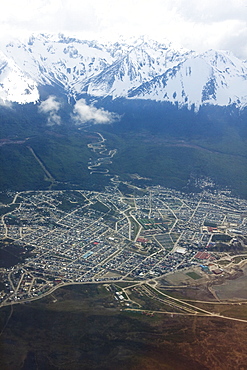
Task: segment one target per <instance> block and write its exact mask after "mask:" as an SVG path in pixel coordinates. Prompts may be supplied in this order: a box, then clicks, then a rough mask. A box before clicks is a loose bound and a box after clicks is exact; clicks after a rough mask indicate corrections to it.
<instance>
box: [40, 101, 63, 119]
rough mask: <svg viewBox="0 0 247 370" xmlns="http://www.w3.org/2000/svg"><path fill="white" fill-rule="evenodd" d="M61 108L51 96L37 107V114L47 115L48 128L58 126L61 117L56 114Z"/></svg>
mask: <svg viewBox="0 0 247 370" xmlns="http://www.w3.org/2000/svg"><path fill="white" fill-rule="evenodd" d="M60 108H61V104H60V102H59V101H57V100H56V97H55V96H53V95H51V96H49V97H48V98H47V99H46V100H44V101H42V103H41V104H40V106H39V112H40V113H44V114H48V118H47V124H48V125H49V126H53V125H60V124H61V117H60V116H59V114H58V113H57V112H58V111H59V109H60Z"/></svg>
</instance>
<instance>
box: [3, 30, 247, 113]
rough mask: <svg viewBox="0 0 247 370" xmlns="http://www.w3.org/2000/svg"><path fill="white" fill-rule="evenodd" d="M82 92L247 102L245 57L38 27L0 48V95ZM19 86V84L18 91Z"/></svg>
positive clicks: (21, 98)
mask: <svg viewBox="0 0 247 370" xmlns="http://www.w3.org/2000/svg"><path fill="white" fill-rule="evenodd" d="M45 85H48V86H56V85H57V86H60V88H61V89H63V91H64V93H65V94H66V95H67V96H73V97H74V98H75V99H78V98H80V96H81V95H84V94H86V95H88V96H91V97H95V98H96V99H100V98H105V97H111V98H112V99H115V98H119V97H121V98H125V99H142V100H155V101H161V102H163V101H165V102H167V101H168V102H171V103H173V104H178V106H179V107H182V106H187V107H188V108H189V109H190V108H191V107H192V106H194V107H195V110H198V109H199V108H200V106H202V105H207V104H210V105H219V106H227V105H231V104H234V105H235V106H236V107H238V108H240V109H242V108H244V107H246V106H247V62H246V61H243V60H240V59H238V58H237V57H235V56H234V55H233V54H232V53H230V52H227V51H214V50H209V51H206V52H204V53H197V52H195V51H190V50H186V49H176V48H174V47H173V46H172V45H171V44H169V43H167V44H162V43H159V42H157V41H155V40H147V39H146V40H145V39H144V38H140V39H135V40H134V41H132V43H128V42H125V41H123V40H121V41H119V42H115V43H104V44H103V43H99V42H97V41H88V40H79V39H75V38H71V37H65V36H64V35H62V34H59V35H57V36H54V35H44V34H40V35H38V36H34V35H33V36H31V37H30V38H29V40H28V42H26V43H21V42H19V41H18V42H17V41H15V42H14V41H12V42H11V43H9V44H7V45H6V46H5V47H4V48H2V50H1V53H0V99H1V100H2V101H10V102H17V103H20V104H25V103H28V102H37V101H38V100H39V98H40V94H39V89H40V88H41V87H42V86H45ZM20 90H21V91H20Z"/></svg>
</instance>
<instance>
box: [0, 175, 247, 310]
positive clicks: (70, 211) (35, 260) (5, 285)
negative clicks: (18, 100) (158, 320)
mask: <svg viewBox="0 0 247 370" xmlns="http://www.w3.org/2000/svg"><path fill="white" fill-rule="evenodd" d="M6 196H7V197H8V201H5V203H2V204H1V229H0V230H1V240H0V242H1V253H2V256H3V258H2V262H1V267H0V273H1V288H0V305H1V306H6V305H10V304H13V303H20V302H28V301H31V300H34V299H38V298H41V297H43V296H44V295H47V294H50V293H51V292H52V291H54V290H55V289H57V288H58V287H60V286H63V285H66V284H85V283H101V282H103V283H112V282H115V281H117V282H131V281H133V282H145V281H151V279H158V278H159V277H163V276H165V275H169V274H174V273H175V272H176V271H178V270H180V271H184V270H186V271H187V270H188V271H189V273H188V276H190V275H191V276H192V277H193V274H194V275H195V276H197V275H196V273H195V272H193V271H195V270H194V269H198V268H200V269H201V270H202V271H204V273H207V272H210V273H212V274H216V275H217V274H221V273H222V271H223V269H222V264H221V263H220V262H221V261H222V260H223V261H224V263H223V266H226V265H227V262H228V263H229V264H230V263H232V261H233V260H234V258H236V256H240V259H241V258H242V260H244V259H245V258H247V254H246V255H245V252H246V235H247V211H246V210H247V201H246V200H244V199H239V198H234V197H232V196H231V195H230V194H229V192H227V191H220V190H217V191H213V192H209V191H206V190H203V191H202V192H200V193H193V194H185V193H182V192H179V191H176V190H173V189H167V188H163V187H161V186H153V187H148V188H145V189H141V188H140V189H138V195H136V194H135V195H133V194H127V195H126V194H123V193H121V191H120V190H119V183H118V182H117V181H115V182H114V181H112V184H111V186H108V187H106V188H105V191H104V192H94V191H84V190H73V191H72V190H63V191H62V190H61V191H52V190H50V191H24V192H17V193H14V192H8V193H7V194H6ZM189 274H190V275H189Z"/></svg>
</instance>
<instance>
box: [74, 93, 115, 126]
mask: <svg viewBox="0 0 247 370" xmlns="http://www.w3.org/2000/svg"><path fill="white" fill-rule="evenodd" d="M72 118H73V119H74V121H75V123H76V124H77V125H80V124H83V123H86V122H91V123H93V124H109V123H112V122H114V121H117V120H118V119H119V116H118V115H117V114H116V113H112V112H109V111H107V110H104V109H103V108H96V107H94V106H93V105H92V104H90V105H87V103H86V101H85V100H84V99H80V100H78V101H77V102H76V104H75V106H74V110H73V115H72Z"/></svg>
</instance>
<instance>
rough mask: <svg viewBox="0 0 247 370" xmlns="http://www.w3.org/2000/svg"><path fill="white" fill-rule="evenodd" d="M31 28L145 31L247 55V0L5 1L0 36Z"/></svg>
mask: <svg viewBox="0 0 247 370" xmlns="http://www.w3.org/2000/svg"><path fill="white" fill-rule="evenodd" d="M32 32H44V33H45V32H48V33H49V32H52V33H59V32H61V33H65V34H66V33H68V34H71V35H77V36H80V37H83V38H95V39H97V38H98V37H99V36H102V37H106V38H114V37H115V38H117V37H118V35H120V34H122V35H123V36H124V37H129V36H133V35H135V36H139V35H143V34H147V36H149V37H151V38H155V39H158V40H161V39H164V38H165V39H168V40H171V41H172V42H176V43H178V44H180V45H181V46H184V45H185V46H186V47H188V48H195V49H196V48H199V49H207V48H216V49H221V48H223V47H225V46H228V47H229V48H230V49H231V50H232V51H233V52H234V53H238V45H239V46H240V49H241V50H240V51H239V53H240V54H241V55H242V54H245V56H246V58H247V50H246V47H244V46H243V40H244V37H246V36H247V3H246V0H227V1H226V0H204V1H199V0H165V1H164V0H152V1H151V0H90V1H88V0H73V2H72V3H71V1H70V0H32V1H31V0H8V1H5V2H3V4H1V13H0V37H1V35H10V34H12V35H13V36H17V37H20V36H21V35H25V36H27V35H30V33H32Z"/></svg>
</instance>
